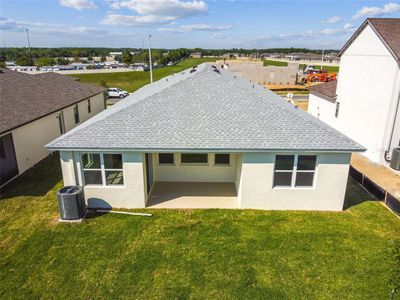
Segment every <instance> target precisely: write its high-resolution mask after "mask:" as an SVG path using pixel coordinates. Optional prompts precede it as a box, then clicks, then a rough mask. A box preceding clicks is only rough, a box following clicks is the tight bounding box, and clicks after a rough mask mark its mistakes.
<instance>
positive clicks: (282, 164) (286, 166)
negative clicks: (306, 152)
mask: <svg viewBox="0 0 400 300" xmlns="http://www.w3.org/2000/svg"><path fill="white" fill-rule="evenodd" d="M293 165H294V155H277V156H276V160H275V170H293Z"/></svg>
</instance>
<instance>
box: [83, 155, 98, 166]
mask: <svg viewBox="0 0 400 300" xmlns="http://www.w3.org/2000/svg"><path fill="white" fill-rule="evenodd" d="M82 165H83V168H84V169H100V168H101V166H100V154H96V153H83V154H82Z"/></svg>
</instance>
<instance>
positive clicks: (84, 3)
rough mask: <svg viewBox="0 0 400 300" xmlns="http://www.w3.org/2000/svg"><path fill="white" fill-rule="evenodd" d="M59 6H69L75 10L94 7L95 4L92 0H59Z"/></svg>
mask: <svg viewBox="0 0 400 300" xmlns="http://www.w3.org/2000/svg"><path fill="white" fill-rule="evenodd" d="M59 2H60V5H61V6H65V7H70V8H73V9H76V10H83V9H96V8H97V6H96V4H95V3H94V2H93V1H92V0H59Z"/></svg>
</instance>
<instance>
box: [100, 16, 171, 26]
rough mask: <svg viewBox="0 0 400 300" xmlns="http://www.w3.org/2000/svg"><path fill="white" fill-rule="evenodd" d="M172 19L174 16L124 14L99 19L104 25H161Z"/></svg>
mask: <svg viewBox="0 0 400 300" xmlns="http://www.w3.org/2000/svg"><path fill="white" fill-rule="evenodd" d="M172 21H174V18H171V17H169V16H164V17H162V16H154V15H146V16H125V15H108V16H107V17H105V18H104V19H103V20H101V21H100V23H102V24H106V25H124V26H149V25H162V24H168V23H170V22H172Z"/></svg>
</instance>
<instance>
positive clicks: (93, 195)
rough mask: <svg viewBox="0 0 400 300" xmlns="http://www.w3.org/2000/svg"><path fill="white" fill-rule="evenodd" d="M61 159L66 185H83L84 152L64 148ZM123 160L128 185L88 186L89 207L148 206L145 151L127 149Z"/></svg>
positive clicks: (86, 189) (86, 196)
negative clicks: (82, 157)
mask: <svg viewBox="0 0 400 300" xmlns="http://www.w3.org/2000/svg"><path fill="white" fill-rule="evenodd" d="M103 153H111V152H103ZM60 159H61V168H62V174H63V179H64V185H75V184H77V185H83V180H82V176H83V175H82V172H81V162H80V153H79V152H69V151H60ZM122 160H123V174H124V185H123V186H85V187H84V192H85V199H86V202H87V204H88V206H89V207H96V208H99V207H101V208H111V207H118V208H142V207H145V201H146V200H145V199H146V192H145V179H144V172H143V170H144V164H143V162H144V154H143V153H139V152H123V153H122Z"/></svg>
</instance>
